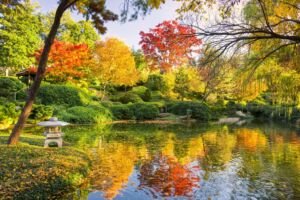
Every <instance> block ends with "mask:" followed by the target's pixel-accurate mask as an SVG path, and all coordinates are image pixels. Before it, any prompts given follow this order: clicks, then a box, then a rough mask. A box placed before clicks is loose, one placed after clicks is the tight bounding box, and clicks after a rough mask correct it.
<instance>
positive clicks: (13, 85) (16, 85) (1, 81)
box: [0, 77, 25, 99]
mask: <svg viewBox="0 0 300 200" xmlns="http://www.w3.org/2000/svg"><path fill="white" fill-rule="evenodd" d="M23 88H25V84H24V83H22V82H21V81H19V80H18V79H16V78H13V77H0V97H4V98H8V99H14V93H15V92H19V91H21V90H22V89H23Z"/></svg>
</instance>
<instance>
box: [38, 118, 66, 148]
mask: <svg viewBox="0 0 300 200" xmlns="http://www.w3.org/2000/svg"><path fill="white" fill-rule="evenodd" d="M38 125H39V126H43V127H45V132H44V135H45V136H46V139H45V144H44V147H49V144H50V143H56V144H57V146H58V147H62V142H63V140H62V135H63V133H62V132H61V127H62V126H67V125H69V123H67V122H62V121H58V119H57V118H56V117H52V118H50V119H49V121H44V122H39V123H38Z"/></svg>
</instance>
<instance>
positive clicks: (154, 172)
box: [139, 154, 200, 197]
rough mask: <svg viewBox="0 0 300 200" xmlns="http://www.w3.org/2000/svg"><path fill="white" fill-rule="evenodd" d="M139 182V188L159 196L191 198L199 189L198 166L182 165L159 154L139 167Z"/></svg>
mask: <svg viewBox="0 0 300 200" xmlns="http://www.w3.org/2000/svg"><path fill="white" fill-rule="evenodd" d="M139 180H140V187H149V188H151V189H153V190H154V191H155V192H156V193H159V194H160V196H164V197H174V196H185V197H192V195H193V191H194V189H195V188H199V187H200V185H199V183H200V175H199V166H197V165H194V166H191V165H182V164H180V163H178V162H176V161H175V159H172V158H170V157H168V156H166V155H161V154H159V155H156V156H154V157H153V158H152V159H151V160H149V161H146V162H145V163H143V164H142V165H141V167H140V176H139ZM153 196H154V197H155V196H156V194H153Z"/></svg>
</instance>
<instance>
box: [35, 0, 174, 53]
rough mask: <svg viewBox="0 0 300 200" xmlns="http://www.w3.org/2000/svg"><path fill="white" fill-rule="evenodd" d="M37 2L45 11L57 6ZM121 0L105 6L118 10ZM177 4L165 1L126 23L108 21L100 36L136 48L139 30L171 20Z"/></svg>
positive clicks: (50, 1) (49, 1)
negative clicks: (156, 8) (163, 3)
mask: <svg viewBox="0 0 300 200" xmlns="http://www.w3.org/2000/svg"><path fill="white" fill-rule="evenodd" d="M34 1H35V2H39V4H40V6H41V10H42V12H44V13H46V12H49V11H53V10H55V9H56V7H57V0H34ZM121 5H122V0H109V1H108V3H107V8H108V9H110V10H112V11H114V12H115V13H118V14H119V12H120V8H121ZM177 7H178V4H176V3H175V2H172V1H167V3H166V4H165V5H162V6H161V8H160V9H159V10H154V11H152V12H151V13H150V14H149V15H147V16H145V17H143V18H142V17H140V18H139V19H138V20H135V21H132V22H126V23H120V22H109V23H107V24H106V26H107V33H106V34H105V35H103V36H101V38H102V39H105V38H107V37H117V38H119V39H121V40H123V41H124V42H125V43H126V44H127V45H128V46H129V47H132V48H135V49H138V48H139V44H138V43H139V40H140V36H139V32H140V31H145V32H147V31H148V30H149V29H150V28H153V27H154V26H155V25H157V24H159V23H161V22H162V21H164V20H172V19H175V18H176V12H175V10H176V8H177ZM72 16H73V18H74V19H75V20H80V19H82V18H81V15H80V14H77V13H73V14H72Z"/></svg>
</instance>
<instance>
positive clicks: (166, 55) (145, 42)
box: [140, 21, 202, 71]
mask: <svg viewBox="0 0 300 200" xmlns="http://www.w3.org/2000/svg"><path fill="white" fill-rule="evenodd" d="M195 33H196V31H195V30H194V29H193V28H192V27H190V26H187V25H181V24H179V23H178V22H177V21H164V22H163V23H161V24H158V25H157V26H156V27H155V28H153V29H150V31H149V32H148V33H145V32H140V35H141V41H140V45H141V46H142V49H143V52H144V54H145V57H146V59H147V60H148V62H149V64H150V67H152V69H153V68H154V69H155V68H158V69H160V70H162V71H169V70H171V69H172V68H174V67H177V66H180V65H182V64H185V63H188V62H189V61H190V60H191V59H192V56H193V53H199V51H200V48H199V46H200V45H201V44H202V41H201V39H199V38H197V37H196V36H195Z"/></svg>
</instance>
